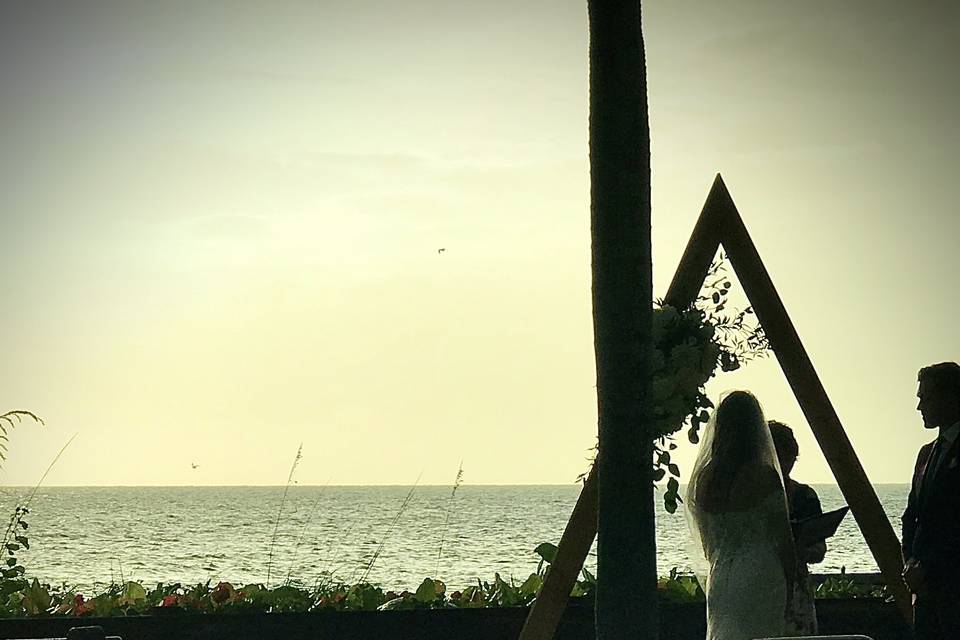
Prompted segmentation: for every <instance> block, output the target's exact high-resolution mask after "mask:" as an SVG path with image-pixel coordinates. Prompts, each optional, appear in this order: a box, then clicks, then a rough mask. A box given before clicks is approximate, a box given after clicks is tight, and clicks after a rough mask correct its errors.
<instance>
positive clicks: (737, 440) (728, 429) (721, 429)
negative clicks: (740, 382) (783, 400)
mask: <svg viewBox="0 0 960 640" xmlns="http://www.w3.org/2000/svg"><path fill="white" fill-rule="evenodd" d="M714 419H715V426H714V429H715V431H716V432H715V433H714V440H713V457H714V459H715V460H717V461H718V462H721V463H725V466H726V465H730V466H731V467H738V466H740V465H742V464H743V463H745V462H748V461H751V460H756V459H757V457H758V455H759V451H760V444H761V440H760V435H761V434H762V433H763V431H762V430H763V429H764V428H765V420H764V418H763V409H762V408H761V407H760V403H759V402H758V401H757V399H756V397H754V395H753V394H752V393H749V392H747V391H733V392H731V393H730V394H728V395H727V396H726V397H725V398H724V399H723V400H722V401H721V402H720V404H719V405H718V406H717V411H716V415H715V416H714Z"/></svg>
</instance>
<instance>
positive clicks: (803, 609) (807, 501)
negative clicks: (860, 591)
mask: <svg viewBox="0 0 960 640" xmlns="http://www.w3.org/2000/svg"><path fill="white" fill-rule="evenodd" d="M767 425H768V426H769V427H770V435H771V436H772V438H773V446H774V448H775V449H776V450H777V458H778V460H779V461H780V471H781V472H782V473H783V485H784V488H785V489H786V492H787V507H788V508H789V510H790V520H792V521H797V520H805V519H806V518H812V517H815V516H819V515H821V514H822V513H823V508H822V507H821V506H820V498H819V496H817V492H816V491H814V490H813V488H812V487H810V486H809V485H805V484H801V483H799V482H797V481H796V480H794V479H793V478H792V477H791V476H790V474H791V472H792V471H793V466H794V465H795V464H796V462H797V458H798V457H799V456H800V445H798V444H797V439H796V438H795V437H794V435H793V429H791V428H790V427H788V426H787V425H785V424H784V423H782V422H778V421H776V420H770V421H769V422H768V423H767ZM826 554H827V543H826V542H825V541H822V540H821V541H820V542H817V543H814V544H812V545H810V546H808V547H805V548H803V549H797V564H798V566H797V582H796V585H795V586H794V590H793V594H792V596H791V598H790V603H789V606H788V608H787V631H788V632H790V633H792V634H796V635H816V633H817V611H816V608H815V606H814V592H813V585H812V584H811V583H810V571H809V569H808V568H807V565H809V564H815V563H817V562H822V561H823V558H824V556H826Z"/></svg>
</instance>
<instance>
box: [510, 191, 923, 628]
mask: <svg viewBox="0 0 960 640" xmlns="http://www.w3.org/2000/svg"><path fill="white" fill-rule="evenodd" d="M721 245H722V246H723V248H724V250H725V251H726V255H727V257H728V259H729V260H730V263H731V264H732V265H733V269H734V271H735V272H736V274H737V278H738V279H739V281H740V284H741V285H742V286H743V289H744V293H746V295H747V298H748V300H749V301H750V304H751V305H752V307H753V310H754V312H755V313H756V315H757V319H758V320H759V322H760V325H761V326H762V327H763V330H764V332H765V333H766V336H767V338H768V339H769V341H770V346H771V348H772V350H773V352H774V354H775V355H776V357H777V360H778V361H779V362H780V367H781V369H782V370H783V373H784V375H785V376H786V378H787V382H788V383H789V384H790V388H791V389H792V390H793V393H794V395H795V396H796V398H797V402H798V403H799V404H800V408H801V409H802V411H803V414H804V416H805V417H806V419H807V422H809V423H810V427H811V428H812V429H813V434H814V436H816V439H817V442H818V443H819V445H820V448H821V450H822V451H823V455H824V457H825V458H826V459H827V463H828V464H829V465H830V470H831V471H832V472H833V475H834V477H835V478H836V480H837V484H838V485H839V487H840V491H841V492H842V493H843V496H844V498H845V499H846V500H847V503H848V504H849V505H850V511H851V512H852V513H853V516H854V518H855V519H856V521H857V525H858V526H859V527H860V531H861V532H862V533H863V537H864V539H865V540H866V542H867V546H869V547H870V551H871V553H872V554H873V557H874V558H875V559H876V562H877V566H878V567H880V571H881V573H882V574H883V578H884V580H885V582H886V584H887V586H888V588H889V590H890V592H891V593H892V594H893V595H894V597H895V598H896V601H897V603H898V605H899V606H900V610H901V612H903V614H904V615H905V616H906V617H907V619H908V620H909V619H910V615H911V614H910V610H911V603H910V595H909V593H908V592H907V590H906V587H905V585H904V584H903V581H902V579H901V570H902V567H903V565H902V560H901V554H900V541H899V540H898V539H897V535H896V533H894V530H893V526H892V525H891V524H890V521H889V520H888V519H887V516H886V514H885V513H884V511H883V507H882V506H881V504H880V500H879V498H877V494H876V492H875V491H874V489H873V486H872V485H871V484H870V481H869V480H868V479H867V475H866V473H865V472H864V470H863V467H862V466H861V464H860V460H859V458H857V454H856V452H855V451H854V450H853V446H852V445H851V444H850V439H849V438H847V434H846V432H845V431H844V429H843V425H841V424H840V418H839V417H838V416H837V413H836V411H835V410H834V408H833V405H832V404H831V402H830V399H829V398H828V397H827V392H826V391H825V390H824V388H823V384H822V383H821V382H820V378H819V376H817V372H816V371H815V370H814V368H813V363H812V362H810V357H809V356H808V355H807V352H806V350H805V349H804V347H803V344H802V343H801V342H800V336H799V335H797V331H796V329H795V328H794V326H793V322H791V320H790V316H789V315H787V310H786V308H785V307H784V306H783V302H782V301H781V300H780V295H779V294H778V293H777V290H776V288H775V287H774V286H773V281H772V280H771V279H770V275H769V274H768V273H767V270H766V267H764V265H763V262H762V261H761V260H760V255H759V254H758V253H757V249H756V247H755V246H754V244H753V240H751V238H750V234H749V233H748V232H747V228H746V226H745V225H744V224H743V219H742V218H741V217H740V213H739V212H738V211H737V207H736V205H734V203H733V199H732V198H731V197H730V193H729V192H728V191H727V187H726V185H725V184H724V183H723V179H722V178H721V177H720V175H719V174H718V175H717V177H716V179H715V180H714V183H713V187H712V188H711V189H710V194H709V195H708V196H707V201H706V203H705V204H704V206H703V211H702V212H701V213H700V218H699V219H698V220H697V224H696V226H695V227H694V229H693V234H692V235H691V236H690V240H689V242H688V243H687V248H686V250H685V251H684V253H683V257H682V258H681V259H680V264H679V265H678V267H677V271H676V273H675V274H674V277H673V281H672V282H671V283H670V289H669V290H668V291H667V295H666V296H665V298H664V302H665V303H666V304H669V305H672V306H675V307H677V308H683V307H686V306H687V305H689V304H690V303H692V302H693V300H694V299H695V298H696V296H697V295H698V294H699V292H700V288H701V287H702V286H703V282H704V280H705V278H706V276H707V271H708V270H709V268H710V264H711V263H712V261H713V258H714V256H715V255H716V253H717V249H719V247H720V246H721ZM596 535H597V479H596V473H595V470H594V471H591V473H590V474H589V475H588V476H587V480H586V482H585V483H584V486H583V490H582V491H581V493H580V497H579V499H578V500H577V504H576V506H575V507H574V510H573V513H572V515H571V516H570V520H569V521H568V522H567V526H566V529H565V530H564V532H563V537H562V538H561V539H560V545H559V548H558V551H557V556H556V558H555V559H554V561H553V564H552V565H551V569H550V573H549V574H548V576H547V579H546V582H545V583H544V585H543V589H542V590H541V591H540V595H539V597H538V598H537V600H536V602H534V605H533V608H532V609H531V610H530V614H529V615H528V616H527V620H526V623H525V624H524V627H523V631H522V632H521V633H520V640H549V639H550V638H552V637H553V634H554V632H555V631H556V628H557V625H558V623H559V621H560V617H561V616H562V615H563V610H564V608H565V607H566V603H567V600H568V599H569V596H570V591H571V589H572V588H573V585H574V583H575V581H576V579H577V575H578V574H579V573H580V569H581V568H582V567H583V563H584V561H585V560H586V558H587V554H588V553H589V552H590V547H591V546H592V545H593V540H594V538H595V537H596ZM601 579H602V577H601Z"/></svg>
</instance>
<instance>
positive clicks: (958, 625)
mask: <svg viewBox="0 0 960 640" xmlns="http://www.w3.org/2000/svg"><path fill="white" fill-rule="evenodd" d="M918 380H919V388H918V390H917V397H918V398H919V399H920V402H919V404H918V405H917V410H919V411H920V415H921V416H922V417H923V426H924V427H925V428H927V429H938V431H939V433H938V437H937V439H936V440H935V441H933V442H931V443H929V444H925V445H924V446H923V447H921V448H920V454H919V455H918V456H917V464H916V468H915V469H914V473H913V483H912V486H911V489H910V497H909V499H908V501H907V510H906V511H905V512H904V514H903V560H904V569H903V577H904V580H905V581H906V583H907V586H908V587H910V590H911V591H912V592H913V593H914V608H913V612H914V633H915V636H916V638H917V640H941V639H942V640H947V639H951V640H955V639H957V638H960V585H958V582H957V580H958V577H960V456H958V453H960V437H958V436H960V365H958V364H957V363H956V362H942V363H940V364H935V365H932V366H929V367H924V368H923V369H921V370H920V374H919V376H918Z"/></svg>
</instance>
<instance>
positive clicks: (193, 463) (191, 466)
mask: <svg viewBox="0 0 960 640" xmlns="http://www.w3.org/2000/svg"><path fill="white" fill-rule="evenodd" d="M199 466H200V465H198V464H197V463H196V462H191V463H190V468H191V469H196V468H197V467H199Z"/></svg>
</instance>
